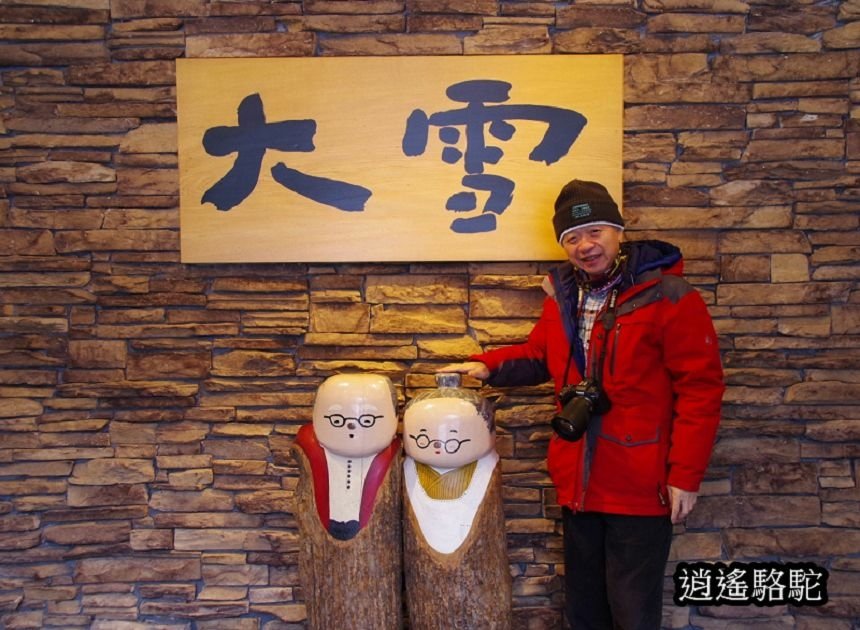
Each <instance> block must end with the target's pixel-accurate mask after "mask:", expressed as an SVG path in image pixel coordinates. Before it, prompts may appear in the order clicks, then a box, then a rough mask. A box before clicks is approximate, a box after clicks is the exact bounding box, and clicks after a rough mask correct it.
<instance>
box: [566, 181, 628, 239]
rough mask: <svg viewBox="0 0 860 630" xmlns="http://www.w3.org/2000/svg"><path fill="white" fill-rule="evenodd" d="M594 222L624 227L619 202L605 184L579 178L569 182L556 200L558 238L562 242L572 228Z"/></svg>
mask: <svg viewBox="0 0 860 630" xmlns="http://www.w3.org/2000/svg"><path fill="white" fill-rule="evenodd" d="M593 223H596V224H599V225H614V226H615V227H619V228H622V229H623V228H624V219H623V218H621V213H620V212H619V211H618V204H616V203H615V202H614V201H613V200H612V197H611V196H610V194H609V192H608V191H607V190H606V188H604V187H603V185H602V184H598V183H597V182H584V181H582V180H579V179H574V180H573V181H570V182H568V183H567V184H565V186H564V188H562V189H561V192H560V193H559V195H558V199H556V201H555V215H553V217H552V225H553V227H554V228H555V238H556V239H557V240H558V242H559V243H561V239H562V237H563V236H564V235H565V234H566V233H567V232H569V231H570V230H572V229H574V228H578V227H582V226H583V225H591V224H593Z"/></svg>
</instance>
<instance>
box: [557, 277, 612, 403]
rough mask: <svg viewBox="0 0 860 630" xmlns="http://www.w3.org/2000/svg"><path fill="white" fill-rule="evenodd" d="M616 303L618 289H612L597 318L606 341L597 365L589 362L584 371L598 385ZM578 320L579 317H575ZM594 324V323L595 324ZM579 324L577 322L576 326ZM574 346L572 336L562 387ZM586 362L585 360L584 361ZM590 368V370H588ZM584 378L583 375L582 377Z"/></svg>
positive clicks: (568, 373)
mask: <svg viewBox="0 0 860 630" xmlns="http://www.w3.org/2000/svg"><path fill="white" fill-rule="evenodd" d="M617 301H618V287H617V286H616V287H613V288H612V292H611V293H610V294H609V300H608V301H607V304H606V309H605V310H604V312H603V316H602V317H598V319H599V320H600V321H602V322H603V328H604V330H605V331H606V335H607V336H606V340H605V341H604V343H603V347H602V348H601V350H600V357H599V358H598V360H597V365H594V363H593V362H589V363H590V364H589V365H588V366H586V371H590V372H591V376H592V380H593V381H595V382H596V383H599V382H600V381H601V380H602V379H601V377H602V376H603V363H604V361H605V360H606V348H607V346H608V345H609V331H611V330H612V329H613V328H615V303H616V302H617ZM577 319H579V316H577ZM595 323H596V322H595ZM578 325H579V322H577V326H578ZM575 345H576V337H575V336H574V337H573V338H572V339H571V340H570V350H569V352H568V355H567V365H565V367H564V380H563V381H562V383H561V385H562V387H564V386H565V385H568V382H567V379H568V377H569V375H570V364H571V363H572V362H573V353H574V348H575ZM586 360H587V359H586ZM589 368H590V370H589ZM583 376H585V375H583Z"/></svg>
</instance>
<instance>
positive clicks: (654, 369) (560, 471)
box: [442, 180, 725, 630]
mask: <svg viewBox="0 0 860 630" xmlns="http://www.w3.org/2000/svg"><path fill="white" fill-rule="evenodd" d="M553 226H554V228H555V234H556V237H557V238H558V241H559V243H560V244H561V246H562V247H563V248H564V250H565V252H566V253H567V256H568V262H566V263H563V264H562V265H560V266H559V267H557V268H556V269H553V270H552V272H551V273H550V274H549V276H548V277H547V278H546V280H545V281H544V289H545V291H546V292H547V298H546V299H545V301H544V305H543V312H542V314H541V317H540V319H539V320H538V322H537V324H536V325H535V327H534V328H533V329H532V331H531V333H529V336H528V339H527V341H526V342H525V343H523V344H518V345H513V346H507V347H502V348H498V349H496V350H492V351H489V352H486V353H483V354H480V355H475V356H473V357H470V359H471V360H470V361H469V362H467V363H460V364H455V365H451V366H447V367H445V368H442V371H457V372H463V373H466V374H470V375H472V376H474V377H476V378H479V379H481V380H485V381H487V382H488V383H489V384H491V385H493V386H497V387H505V386H512V385H531V384H534V385H536V384H539V383H543V382H545V381H547V380H549V379H550V378H552V379H553V380H554V381H555V391H556V394H557V395H558V396H559V412H558V414H557V416H556V417H555V418H554V419H553V428H554V429H555V430H556V432H555V433H554V435H553V436H552V438H551V440H550V444H549V451H548V456H547V466H548V469H549V474H550V476H551V477H552V480H553V483H554V485H555V487H556V490H557V494H558V502H559V504H560V505H561V506H562V514H563V526H564V543H565V545H564V547H565V587H566V600H567V603H566V611H567V616H568V619H569V621H570V623H571V625H572V626H573V627H574V628H576V629H577V630H580V629H582V628H594V629H599V630H603V629H612V628H622V629H624V630H629V629H633V628H636V629H651V628H659V627H660V624H661V616H662V593H663V573H664V571H665V566H666V560H667V558H668V554H669V546H670V544H671V537H672V523H679V522H681V521H683V520H684V519H685V518H686V516H687V515H688V514H689V513H690V511H691V510H692V509H693V506H694V505H695V503H696V496H697V493H698V490H699V484H700V483H701V481H702V478H703V477H704V474H705V469H706V468H707V464H708V460H709V458H710V455H711V450H712V448H713V444H714V438H715V435H716V431H717V425H718V424H719V420H720V403H721V399H722V395H723V390H724V389H725V386H724V384H723V374H722V367H721V365H720V355H719V349H718V346H717V337H716V333H715V332H714V326H713V323H712V322H711V318H710V316H709V314H708V311H707V308H706V306H705V303H704V301H703V300H702V298H701V296H700V295H699V294H698V293H697V292H696V291H695V289H693V287H691V286H690V285H689V284H688V283H687V282H686V281H685V280H684V279H683V278H682V277H681V272H682V266H683V262H682V258H681V252H680V250H679V249H678V248H677V247H675V246H674V245H671V244H669V243H664V242H662V241H653V240H652V241H633V242H622V234H623V230H624V220H623V219H622V217H621V214H620V213H619V211H618V206H617V204H616V203H615V202H614V201H613V199H612V197H611V196H610V195H609V193H608V192H607V191H606V189H605V188H604V187H603V186H602V185H600V184H598V183H595V182H587V181H580V180H573V181H572V182H570V183H568V184H567V185H566V186H565V187H564V188H563V189H562V191H561V193H560V194H559V196H558V199H557V201H556V203H555V215H554V216H553Z"/></svg>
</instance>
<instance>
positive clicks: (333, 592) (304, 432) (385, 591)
mask: <svg viewBox="0 0 860 630" xmlns="http://www.w3.org/2000/svg"><path fill="white" fill-rule="evenodd" d="M395 401H396V394H395V391H394V386H393V385H392V383H391V381H390V380H389V379H388V378H387V377H385V376H380V375H376V374H338V375H335V376H332V377H330V378H329V379H327V380H326V381H325V382H324V383H323V384H322V385H320V387H319V389H318V390H317V395H316V399H315V402H314V410H313V424H311V425H305V426H303V427H302V428H301V429H300V430H299V432H298V435H297V436H296V440H295V446H294V448H293V454H294V456H295V458H296V460H297V462H298V464H299V469H300V476H299V483H298V485H297V486H296V520H297V521H298V524H299V532H300V535H301V540H300V549H299V572H300V576H301V580H302V587H303V590H304V596H305V601H306V605H307V610H308V621H309V624H310V627H311V628H318V629H320V630H323V629H325V630H328V629H330V628H339V627H340V628H347V627H354V628H400V627H401V626H402V613H401V595H400V591H401V583H400V573H401V566H402V562H401V558H400V532H401V525H400V523H401V517H400V508H401V500H400V491H399V488H400V440H399V439H398V438H397V437H396V436H395V431H396V429H397V413H396V411H395Z"/></svg>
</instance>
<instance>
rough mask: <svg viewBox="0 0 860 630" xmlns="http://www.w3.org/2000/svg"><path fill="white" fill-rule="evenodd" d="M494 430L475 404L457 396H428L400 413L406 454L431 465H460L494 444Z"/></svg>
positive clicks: (470, 461)
mask: <svg viewBox="0 0 860 630" xmlns="http://www.w3.org/2000/svg"><path fill="white" fill-rule="evenodd" d="M494 437H495V436H494V434H493V433H491V432H490V430H489V428H488V427H487V422H486V420H484V418H483V417H482V416H481V415H480V414H479V413H478V410H477V409H476V408H475V405H473V404H472V403H470V402H468V401H466V400H462V399H460V398H431V399H429V400H423V401H419V402H417V403H415V404H414V405H412V406H410V407H409V408H408V409H407V410H406V412H405V414H404V416H403V442H404V446H405V448H406V454H407V455H409V456H410V457H411V458H412V459H414V460H415V461H418V462H421V463H422V464H428V465H430V466H434V467H435V468H460V467H461V466H465V465H466V464H470V463H472V462H474V461H477V460H479V459H480V458H481V457H483V456H484V455H486V454H487V453H489V452H490V451H491V450H493V448H494V447H495V440H494Z"/></svg>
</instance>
